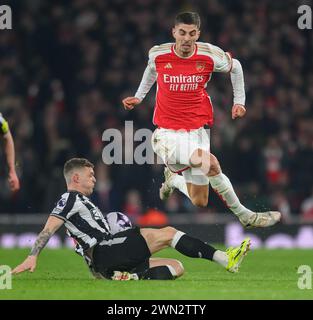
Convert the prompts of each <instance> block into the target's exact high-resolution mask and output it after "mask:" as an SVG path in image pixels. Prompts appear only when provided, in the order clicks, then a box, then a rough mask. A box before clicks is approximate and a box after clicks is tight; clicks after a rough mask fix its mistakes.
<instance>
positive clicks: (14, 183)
mask: <svg viewBox="0 0 313 320" xmlns="http://www.w3.org/2000/svg"><path fill="white" fill-rule="evenodd" d="M3 139H4V152H5V156H6V160H7V164H8V167H9V177H8V182H9V185H10V189H11V190H12V191H13V192H15V191H17V190H19V188H20V182H19V179H18V177H17V174H16V171H15V150H14V141H13V137H12V134H11V132H10V131H8V132H7V133H6V134H5V135H4V136H3Z"/></svg>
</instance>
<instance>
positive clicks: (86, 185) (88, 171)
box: [79, 167, 96, 196]
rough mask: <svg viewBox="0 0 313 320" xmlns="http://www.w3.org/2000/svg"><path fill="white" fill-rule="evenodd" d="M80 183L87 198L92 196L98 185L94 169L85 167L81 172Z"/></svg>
mask: <svg viewBox="0 0 313 320" xmlns="http://www.w3.org/2000/svg"><path fill="white" fill-rule="evenodd" d="M79 182H80V187H81V190H82V193H83V194H85V195H86V196H89V195H91V194H92V192H93V189H94V187H95V184H96V178H95V173H94V171H93V169H92V168H90V167H84V168H82V169H81V170H80V172H79Z"/></svg>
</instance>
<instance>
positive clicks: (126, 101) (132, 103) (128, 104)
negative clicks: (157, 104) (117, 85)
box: [122, 97, 141, 110]
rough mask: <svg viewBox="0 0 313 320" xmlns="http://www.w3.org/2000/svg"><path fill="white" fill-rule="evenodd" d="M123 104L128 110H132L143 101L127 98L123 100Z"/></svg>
mask: <svg viewBox="0 0 313 320" xmlns="http://www.w3.org/2000/svg"><path fill="white" fill-rule="evenodd" d="M122 102H123V106H124V108H125V109H126V110H132V109H133V108H134V107H135V106H136V105H137V104H139V103H140V102H141V100H140V99H138V98H136V97H127V98H125V99H123V101H122Z"/></svg>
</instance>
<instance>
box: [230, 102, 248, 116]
mask: <svg viewBox="0 0 313 320" xmlns="http://www.w3.org/2000/svg"><path fill="white" fill-rule="evenodd" d="M245 114H246V108H245V107H244V106H243V105H242V104H234V105H233V108H232V111H231V117H232V119H236V118H238V117H239V118H242V117H243V116H244V115H245Z"/></svg>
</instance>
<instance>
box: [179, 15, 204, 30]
mask: <svg viewBox="0 0 313 320" xmlns="http://www.w3.org/2000/svg"><path fill="white" fill-rule="evenodd" d="M180 23H183V24H194V25H196V26H197V28H198V29H200V26H201V19H200V16H199V14H198V13H197V12H181V13H179V14H178V15H177V16H176V18H175V26H177V25H178V24H180Z"/></svg>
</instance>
